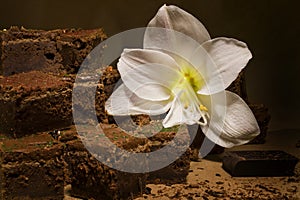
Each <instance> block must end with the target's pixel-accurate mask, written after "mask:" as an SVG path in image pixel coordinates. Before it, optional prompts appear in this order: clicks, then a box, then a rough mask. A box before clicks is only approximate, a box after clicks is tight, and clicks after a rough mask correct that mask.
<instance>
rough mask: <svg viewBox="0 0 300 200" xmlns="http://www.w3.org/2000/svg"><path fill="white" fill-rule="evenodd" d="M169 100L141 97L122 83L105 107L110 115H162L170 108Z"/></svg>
mask: <svg viewBox="0 0 300 200" xmlns="http://www.w3.org/2000/svg"><path fill="white" fill-rule="evenodd" d="M170 106H171V103H170V102H169V101H148V100H144V99H141V98H139V97H138V96H136V95H135V94H134V93H132V92H131V91H130V90H129V89H128V88H126V86H125V85H124V84H121V85H120V86H119V87H118V88H117V89H116V90H115V91H114V92H113V93H112V95H111V96H110V97H109V99H108V100H107V101H106V102H105V109H106V111H107V112H108V114H110V115H117V116H127V115H139V114H147V115H160V114H163V113H165V112H167V111H168V110H169V109H170Z"/></svg>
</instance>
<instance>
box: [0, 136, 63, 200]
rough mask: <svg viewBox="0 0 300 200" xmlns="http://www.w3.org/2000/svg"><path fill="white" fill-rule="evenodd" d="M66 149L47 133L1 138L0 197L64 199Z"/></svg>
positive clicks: (18, 199) (7, 199) (45, 199)
mask: <svg viewBox="0 0 300 200" xmlns="http://www.w3.org/2000/svg"><path fill="white" fill-rule="evenodd" d="M63 152H64V146H63V145H62V144H58V143H57V142H55V141H54V140H53V138H52V137H51V136H50V135H48V134H41V135H32V136H30V137H24V138H22V139H8V140H0V164H1V166H0V179H1V182H0V191H1V192H0V198H1V199H3V200H9V199H16V200H23V199H41V200H48V199H49V200H50V199H54V200H56V199H57V200H61V199H63V197H64V168H65V164H64V161H63Z"/></svg>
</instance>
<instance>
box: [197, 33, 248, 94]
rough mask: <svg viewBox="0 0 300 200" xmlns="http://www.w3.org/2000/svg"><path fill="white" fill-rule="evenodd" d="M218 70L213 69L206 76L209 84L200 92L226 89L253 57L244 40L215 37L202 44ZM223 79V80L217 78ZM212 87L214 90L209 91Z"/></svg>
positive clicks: (207, 92) (210, 92)
mask: <svg viewBox="0 0 300 200" xmlns="http://www.w3.org/2000/svg"><path fill="white" fill-rule="evenodd" d="M202 47H203V48H204V49H205V50H206V51H207V53H208V54H209V56H210V57H211V59H212V60H213V62H214V63H215V66H216V67H217V70H211V71H210V73H208V74H209V77H206V82H207V86H206V87H203V88H202V89H201V90H200V91H199V92H198V93H199V94H213V93H216V92H219V91H218V90H220V91H221V90H222V89H223V90H224V89H226V88H227V87H228V86H229V85H230V84H231V83H232V82H233V81H234V80H235V79H236V78H237V77H238V74H239V73H240V72H241V70H242V69H243V68H244V67H245V66H246V65H247V63H248V61H249V60H250V59H251V58H252V55H251V52H250V50H249V49H248V47H247V45H246V44H245V43H244V42H241V41H238V40H235V39H231V38H215V39H212V40H209V41H207V42H205V43H203V44H202ZM220 78H221V79H222V81H220V80H217V79H220ZM221 82H223V83H221ZM212 88H214V89H213V91H209V90H211V89H212Z"/></svg>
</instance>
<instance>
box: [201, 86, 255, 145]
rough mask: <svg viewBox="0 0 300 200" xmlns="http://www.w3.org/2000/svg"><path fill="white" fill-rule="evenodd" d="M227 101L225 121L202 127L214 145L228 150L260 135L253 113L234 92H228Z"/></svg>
mask: <svg viewBox="0 0 300 200" xmlns="http://www.w3.org/2000/svg"><path fill="white" fill-rule="evenodd" d="M226 100H227V102H226V115H225V118H224V121H223V120H219V121H214V122H213V123H210V124H209V127H201V128H202V130H203V132H204V134H205V135H206V136H207V137H208V139H210V140H211V141H213V142H214V143H216V144H218V145H220V146H223V147H226V148H230V147H233V146H236V145H242V144H245V143H248V142H250V141H251V140H252V139H254V138H255V137H256V136H257V135H259V133H260V130H259V126H258V124H257V121H256V119H255V117H254V115H253V113H252V111H251V110H250V108H249V107H248V105H247V104H246V103H245V102H244V101H243V100H242V99H241V98H240V97H239V96H238V95H236V94H234V93H232V92H229V91H226ZM213 109H214V108H213ZM220 119H221V118H220ZM223 123H224V124H223Z"/></svg>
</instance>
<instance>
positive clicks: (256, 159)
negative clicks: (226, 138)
mask: <svg viewBox="0 0 300 200" xmlns="http://www.w3.org/2000/svg"><path fill="white" fill-rule="evenodd" d="M298 160H299V159H298V158H296V157H294V156H292V155H290V154H288V153H286V152H284V151H231V152H227V153H226V154H225V155H224V157H223V166H222V167H223V169H225V170H226V171H227V172H228V173H230V174H231V175H232V176H290V175H293V171H294V169H295V166H296V164H297V162H298Z"/></svg>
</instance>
